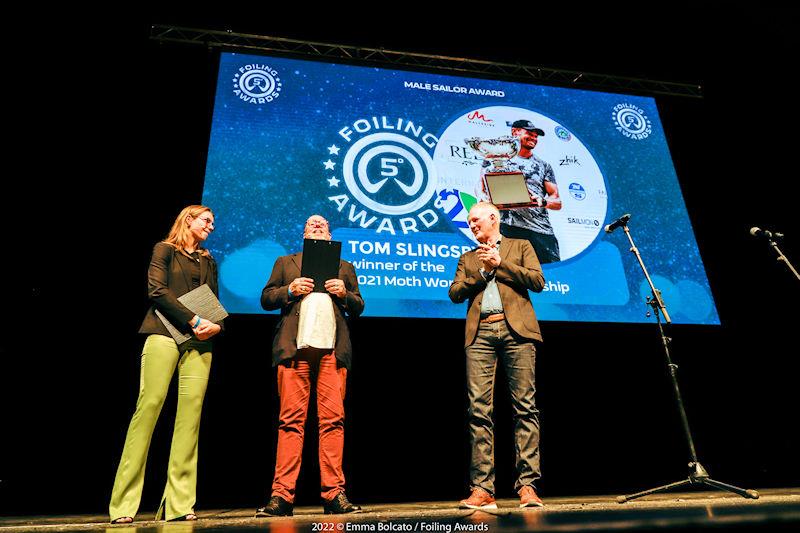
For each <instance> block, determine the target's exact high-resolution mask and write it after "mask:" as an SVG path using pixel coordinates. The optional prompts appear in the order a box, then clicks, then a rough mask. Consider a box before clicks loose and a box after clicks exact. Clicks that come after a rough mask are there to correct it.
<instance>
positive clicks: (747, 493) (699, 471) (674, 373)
mask: <svg viewBox="0 0 800 533" xmlns="http://www.w3.org/2000/svg"><path fill="white" fill-rule="evenodd" d="M622 228H623V230H624V231H625V235H626V236H627V237H628V241H630V243H631V249H630V251H631V252H633V254H634V255H635V256H636V259H637V260H638V261H639V266H640V267H642V272H644V277H645V278H646V279H647V283H648V284H649V285H650V290H651V291H652V295H651V296H648V297H647V299H646V301H647V305H649V306H650V307H651V308H652V309H653V314H654V315H655V316H656V322H657V323H658V331H659V332H660V333H661V345H662V346H663V347H664V355H665V357H666V361H667V368H668V369H669V375H670V377H671V378H672V391H673V393H674V395H675V402H676V403H677V405H678V412H679V413H680V415H681V422H682V425H683V433H684V436H685V437H686V442H687V444H688V446H689V455H690V457H691V461H690V462H689V477H688V478H686V479H683V480H681V481H677V482H675V483H669V484H668V485H662V486H660V487H656V488H653V489H648V490H644V491H642V492H637V493H636V494H629V495H626V496H617V503H625V502H627V501H630V500H634V499H636V498H641V497H642V496H648V495H650V494H656V493H658V492H666V491H668V490H672V489H677V488H680V487H684V486H686V485H707V486H709V487H713V488H716V489H721V490H727V491H729V492H733V493H735V494H738V495H739V496H742V497H743V498H752V499H754V500H755V499H757V498H758V492H757V491H755V490H752V489H750V490H745V489H742V488H739V487H735V486H733V485H728V484H727V483H722V482H721V481H716V480H714V479H711V478H710V477H709V475H708V472H707V471H706V469H705V468H703V465H701V464H700V461H698V460H697V452H696V451H695V448H694V439H692V432H691V431H690V430H689V419H688V418H687V417H686V410H685V409H684V408H683V400H682V399H681V390H680V388H679V387H678V365H676V364H675V363H673V362H672V358H671V357H670V352H669V344H670V342H672V339H671V338H670V337H667V335H666V334H665V333H664V326H663V325H662V323H661V315H663V316H664V321H665V322H666V323H667V324H671V323H672V320H671V319H670V317H669V313H667V307H666V306H665V305H664V300H663V299H662V298H661V291H660V290H658V289H657V288H656V287H655V285H653V280H652V279H651V278H650V274H648V272H647V268H646V267H645V266H644V261H642V255H641V254H640V253H639V249H638V248H637V247H636V245H635V244H634V242H633V237H631V232H630V230H629V229H628V224H627V221H625V222H624V223H623V224H622ZM647 316H650V311H648V312H647Z"/></svg>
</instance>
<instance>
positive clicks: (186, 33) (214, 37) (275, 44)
mask: <svg viewBox="0 0 800 533" xmlns="http://www.w3.org/2000/svg"><path fill="white" fill-rule="evenodd" d="M150 38H151V39H153V40H155V41H159V42H169V43H184V44H197V45H202V46H206V47H208V48H219V49H225V50H231V51H236V50H246V51H254V52H277V53H279V54H282V55H286V54H289V55H295V56H305V57H320V58H329V59H341V60H345V61H357V62H362V63H371V64H380V65H401V66H403V67H411V68H414V67H416V68H422V69H433V70H440V71H451V72H457V73H459V74H477V75H480V76H481V77H499V78H505V79H515V80H519V81H525V82H529V83H539V84H545V85H557V86H562V87H576V88H581V89H594V90H604V91H612V92H626V93H637V94H648V95H668V96H686V97H691V98H702V96H703V95H702V87H701V86H700V85H693V84H688V83H675V82H669V81H656V80H646V79H641V78H629V77H624V76H611V75H608V74H597V73H593V72H583V71H577V70H562V69H554V68H546V67H535V66H530V65H521V64H519V63H498V62H495V61H484V60H479V59H467V58H463V57H449V56H440V55H431V54H418V53H412V52H399V51H394V50H385V49H383V48H364V47H360V46H345V45H339V44H331V43H318V42H312V41H300V40H297V39H286V38H283V37H270V36H267V35H253V34H246V33H234V32H232V31H222V30H203V29H196V28H182V27H178V26H166V25H154V26H152V27H151V29H150Z"/></svg>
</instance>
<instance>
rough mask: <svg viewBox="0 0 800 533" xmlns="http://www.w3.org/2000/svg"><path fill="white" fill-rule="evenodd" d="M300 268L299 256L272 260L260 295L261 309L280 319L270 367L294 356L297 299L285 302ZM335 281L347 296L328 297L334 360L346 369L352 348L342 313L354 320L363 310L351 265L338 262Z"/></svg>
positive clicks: (348, 365)
mask: <svg viewBox="0 0 800 533" xmlns="http://www.w3.org/2000/svg"><path fill="white" fill-rule="evenodd" d="M302 265H303V254H302V252H300V253H296V254H292V255H284V256H282V257H279V258H278V259H276V260H275V266H273V267H272V275H270V277H269V281H268V282H267V285H266V287H264V290H262V291H261V307H263V308H264V309H266V310H267V311H272V310H273V309H280V310H281V319H280V321H279V322H278V325H277V326H275V329H276V332H275V338H274V339H273V341H272V365H273V366H276V365H277V364H278V363H280V362H281V361H284V360H286V359H291V358H292V357H294V356H295V355H296V354H297V326H298V323H299V322H300V306H299V305H298V304H299V303H300V299H298V298H291V299H290V298H289V284H290V283H291V282H292V281H293V280H294V279H295V278H299V277H300V270H301V267H302ZM338 278H339V279H341V280H342V281H344V286H345V289H347V294H345V297H344V298H337V297H336V296H331V299H332V300H333V303H334V304H335V305H334V306H333V312H334V314H335V315H336V346H335V347H334V351H335V353H336V359H338V360H339V361H340V362H341V364H342V365H343V366H344V367H345V368H347V369H348V370H349V369H350V361H351V359H352V352H353V348H352V346H351V344H350V329H349V328H348V327H347V321H346V320H345V312H346V313H347V314H348V315H350V316H358V315H360V314H361V312H362V311H363V310H364V300H363V298H361V293H360V292H358V278H357V277H356V270H355V268H353V265H352V264H350V263H348V262H347V261H340V262H339V275H338Z"/></svg>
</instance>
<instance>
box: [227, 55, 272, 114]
mask: <svg viewBox="0 0 800 533" xmlns="http://www.w3.org/2000/svg"><path fill="white" fill-rule="evenodd" d="M232 81H233V94H235V95H236V96H238V97H239V99H240V100H242V101H244V102H247V103H248V104H256V105H258V104H266V103H268V102H272V101H273V100H275V99H276V98H277V97H278V96H280V94H281V88H282V87H283V85H282V84H281V79H280V78H279V77H278V71H277V70H275V69H274V68H271V67H270V66H269V65H264V64H259V63H250V64H248V65H245V66H243V67H239V69H238V70H237V71H236V74H235V75H234V76H233V80H232Z"/></svg>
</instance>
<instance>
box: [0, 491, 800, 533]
mask: <svg viewBox="0 0 800 533" xmlns="http://www.w3.org/2000/svg"><path fill="white" fill-rule="evenodd" d="M759 493H760V494H761V497H760V498H759V499H758V500H750V499H745V498H741V497H738V496H734V495H731V494H728V493H725V492H687V493H673V494H661V495H657V496H649V497H647V498H643V499H640V500H636V501H632V502H628V503H625V504H618V503H616V500H615V498H616V495H613V496H576V497H562V498H545V499H544V502H545V507H544V508H540V509H530V508H529V509H526V510H521V509H519V508H518V502H517V500H516V499H503V500H498V501H497V504H498V509H497V510H496V511H492V512H481V511H472V510H461V509H456V508H455V505H456V502H455V501H448V502H414V503H398V504H375V505H365V506H364V512H363V513H359V514H352V515H346V516H335V517H334V516H332V515H324V514H322V507H321V506H311V507H302V506H301V507H297V508H295V516H294V517H276V518H268V519H263V518H254V517H253V513H254V509H220V510H209V511H204V510H202V509H201V510H199V511H198V517H199V519H198V520H197V521H196V522H170V523H165V522H161V521H153V520H148V519H147V518H148V516H147V515H145V514H142V515H140V518H139V520H137V521H136V522H135V523H133V524H125V525H110V524H108V522H107V517H106V516H101V515H74V516H49V517H45V516H39V517H11V518H2V519H0V532H2V533H11V532H18V531H19V532H21V531H26V532H27V531H48V532H50V531H100V530H106V531H118V532H122V531H137V532H150V531H153V532H155V531H168V532H173V533H179V532H188V531H193V530H198V531H199V530H203V531H226V532H232V531H251V530H269V531H273V532H275V533H300V532H322V533H324V532H327V531H331V532H338V531H358V532H360V531H369V532H372V531H386V532H404V531H413V532H420V533H427V532H432V533H436V532H440V533H453V532H455V531H482V532H506V531H584V530H592V531H638V530H654V529H683V530H696V529H700V528H713V529H724V530H728V529H748V530H752V531H766V530H769V531H777V530H785V531H790V530H791V531H797V530H798V527H800V488H783V489H766V490H760V491H759ZM151 516H152V515H151Z"/></svg>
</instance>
